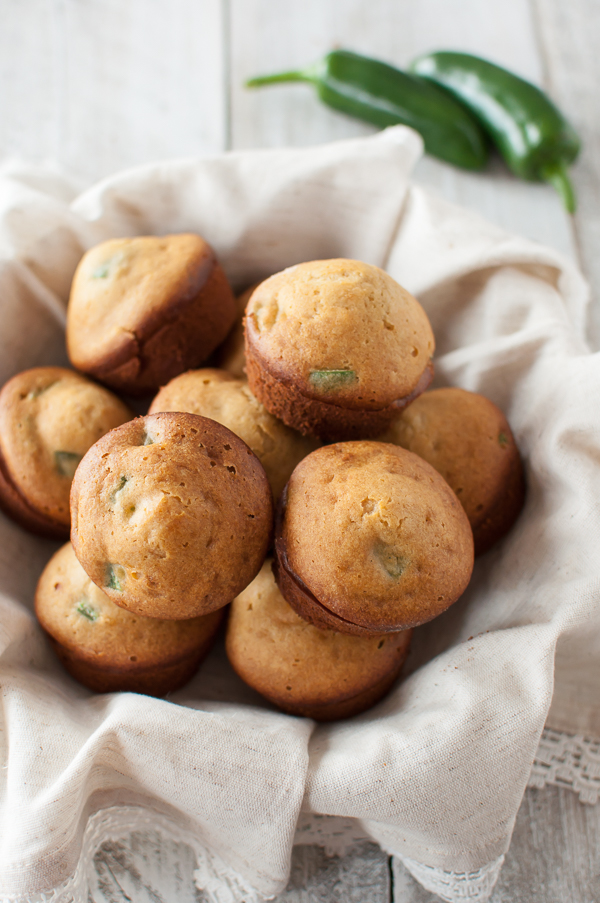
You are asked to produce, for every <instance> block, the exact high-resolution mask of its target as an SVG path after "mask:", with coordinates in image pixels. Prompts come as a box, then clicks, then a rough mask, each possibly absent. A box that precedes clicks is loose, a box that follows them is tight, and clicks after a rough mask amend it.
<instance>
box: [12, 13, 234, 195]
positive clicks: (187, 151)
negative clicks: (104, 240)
mask: <svg viewBox="0 0 600 903" xmlns="http://www.w3.org/2000/svg"><path fill="white" fill-rule="evenodd" d="M223 2H224V0H170V2H169V3H168V4H165V3H162V2H161V0H128V2H127V3H122V2H121V0H88V2H84V3H82V2H78V0H51V2H47V0H28V3H27V5H26V6H24V4H23V3H21V2H19V0H7V2H6V3H4V4H3V7H2V28H1V29H0V59H1V60H2V63H1V67H0V84H1V86H2V90H0V121H1V122H2V129H1V132H0V154H1V155H3V156H6V155H19V156H21V157H24V158H25V159H27V160H28V161H29V162H43V161H46V160H51V161H52V162H53V163H55V164H57V165H58V166H60V167H62V168H64V169H66V170H67V171H69V172H71V173H72V174H74V175H76V176H78V177H79V178H80V179H81V180H82V182H84V183H87V182H91V181H94V180H96V179H99V178H101V177H102V176H105V175H109V174H110V173H112V172H114V171H116V170H119V169H123V168H125V167H128V166H133V165H137V164H139V163H145V162H148V161H151V160H156V159H161V158H168V157H174V156H186V155H193V154H201V153H207V152H211V153H212V152H218V151H220V150H222V149H223V148H224V147H225V143H226V125H227V122H226V102H225V95H226V91H225V81H224V78H223V75H224V72H223V69H224V57H223V49H224V40H223V10H222V4H223Z"/></svg>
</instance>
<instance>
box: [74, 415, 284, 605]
mask: <svg viewBox="0 0 600 903" xmlns="http://www.w3.org/2000/svg"><path fill="white" fill-rule="evenodd" d="M272 504H273V503H272V495H271V490H270V487H269V483H268V480H267V477H266V474H265V472H264V469H263V467H262V465H261V464H260V462H259V461H258V459H257V458H256V456H255V455H254V454H253V452H252V451H251V450H250V449H249V448H248V446H247V445H246V444H245V443H244V442H242V440H241V439H239V438H238V437H237V436H236V435H234V434H233V433H232V432H231V431H230V430H228V429H226V428H225V427H223V426H221V425H220V424H218V423H215V422H214V421H212V420H208V419H207V418H205V417H199V416H197V415H195V414H181V413H160V414H152V415H148V416H147V417H140V418H138V419H136V420H133V421H131V422H130V423H129V424H125V425H124V426H123V427H121V428H120V429H118V430H113V432H112V433H111V434H110V435H109V436H106V437H104V439H103V440H100V442H97V443H96V445H95V446H93V448H92V449H91V450H90V452H88V454H87V455H86V456H85V457H84V459H83V461H82V462H81V465H80V467H79V468H78V470H77V474H76V476H75V480H74V482H73V490H72V493H71V509H72V529H71V539H72V542H73V546H74V548H75V552H76V554H77V557H78V558H79V560H80V562H81V563H82V565H83V567H84V568H85V570H86V572H87V573H88V574H89V576H90V577H91V578H92V580H93V581H94V582H95V583H96V584H97V585H98V586H100V587H101V589H103V590H104V592H106V593H107V594H108V595H109V596H110V598H111V599H112V600H113V601H114V602H115V603H116V604H117V605H122V606H123V607H124V608H128V609H129V610H130V611H135V612H137V613H139V614H143V615H146V616H149V617H157V618H175V619H177V618H191V617H196V616H198V615H201V614H207V613H208V612H210V611H214V610H216V609H218V608H221V607H222V606H223V605H226V604H227V603H228V602H230V601H231V600H232V599H233V598H234V596H236V595H237V594H238V593H239V592H240V591H241V590H242V589H243V588H244V587H245V586H247V584H248V583H249V582H250V581H251V580H252V579H253V578H254V576H255V575H256V573H257V572H258V571H259V569H260V567H261V565H262V563H263V561H264V558H265V555H266V551H267V547H268V543H269V541H270V535H271V528H272Z"/></svg>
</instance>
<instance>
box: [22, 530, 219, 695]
mask: <svg viewBox="0 0 600 903" xmlns="http://www.w3.org/2000/svg"><path fill="white" fill-rule="evenodd" d="M35 611H36V614H37V617H38V620H39V622H40V624H41V625H42V627H43V628H44V630H45V631H46V633H47V634H48V635H49V637H50V641H51V643H52V646H53V647H54V649H55V651H56V653H57V655H58V657H59V658H60V660H61V662H62V663H63V665H64V666H65V668H66V669H67V671H68V672H69V673H70V674H71V675H72V676H73V677H74V678H75V679H76V680H78V681H79V682H80V683H82V684H84V685H85V686H86V687H89V688H90V690H95V691H96V692H97V693H111V692H115V691H118V690H124V691H131V692H135V693H146V694H147V695H149V696H164V694H165V693H170V692H171V691H172V690H177V689H178V688H179V687H181V686H182V685H183V684H184V683H186V682H187V681H188V680H189V679H190V677H192V675H193V674H194V673H195V672H196V670H197V669H198V667H199V665H200V662H201V661H202V659H203V658H204V656H205V655H206V653H207V652H208V650H209V649H210V647H211V645H212V641H213V639H214V636H215V634H216V632H217V628H218V626H219V623H220V621H221V617H222V614H223V611H224V609H221V610H220V611H215V612H212V613H211V614H208V615H204V617H201V618H191V619H190V620H187V621H160V620H158V619H157V618H143V617H141V616H140V615H134V614H131V612H128V611H125V609H123V608H119V607H118V606H117V605H115V604H114V603H113V602H111V601H110V599H109V598H108V596H107V595H106V594H105V593H103V592H102V590H101V589H99V588H98V587H97V586H96V584H95V583H92V581H91V580H90V578H89V577H88V575H87V574H86V573H85V571H84V570H83V568H82V567H81V565H80V564H79V562H78V561H77V558H76V557H75V552H74V551H73V547H72V546H71V543H67V544H66V545H65V546H63V547H62V548H61V549H59V551H58V552H57V553H56V554H55V555H54V556H53V557H52V558H51V559H50V561H49V562H48V564H47V565H46V567H45V569H44V572H43V573H42V576H41V577H40V579H39V582H38V586H37V590H36V594H35Z"/></svg>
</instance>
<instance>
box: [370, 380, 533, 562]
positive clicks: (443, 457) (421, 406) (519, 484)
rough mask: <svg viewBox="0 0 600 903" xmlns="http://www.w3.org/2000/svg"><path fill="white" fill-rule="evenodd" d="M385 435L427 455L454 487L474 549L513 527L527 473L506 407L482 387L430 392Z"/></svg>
mask: <svg viewBox="0 0 600 903" xmlns="http://www.w3.org/2000/svg"><path fill="white" fill-rule="evenodd" d="M380 440H381V441H385V442H394V443H396V444H398V445H401V446H402V447H403V448H406V449H408V450H409V451H412V452H414V453H415V454H417V455H419V457H421V458H423V459H424V460H426V461H428V462H429V464H431V465H432V467H435V469H436V470H437V471H438V473H440V474H441V475H442V476H443V477H444V479H445V480H446V482H447V483H448V485H449V486H450V487H451V488H452V489H453V490H454V492H455V493H456V495H457V496H458V499H459V501H460V503H461V504H462V506H463V508H464V509H465V512H466V514H467V517H468V518H469V522H470V524H471V527H472V529H473V538H474V541H475V554H476V555H481V554H482V553H483V552H486V551H487V550H488V549H489V548H490V547H491V546H492V545H493V544H494V543H495V542H497V541H498V540H499V539H501V538H502V537H503V536H504V535H505V534H506V533H507V532H508V530H509V529H510V528H511V527H512V525H513V523H514V522H515V520H516V518H517V517H518V515H519V513H520V511H521V509H522V507H523V503H524V501H525V476H524V471H523V464H522V462H521V457H520V455H519V450H518V448H517V444H516V442H515V438H514V436H513V433H512V431H511V428H510V426H509V424H508V421H507V419H506V417H505V416H504V414H503V412H502V411H501V410H500V409H499V408H498V407H497V406H496V405H495V404H494V403H493V402H492V401H490V399H489V398H486V397H485V396H483V395H480V394H479V393H477V392H468V391H466V390H465V389H459V388H455V387H447V388H443V389H435V390H433V391H432V392H425V393H424V394H423V395H422V396H421V397H420V398H419V399H417V401H416V402H415V404H414V405H413V406H411V408H410V409H409V410H407V411H405V412H404V413H403V414H402V416H401V417H398V418H397V419H396V420H395V421H394V422H393V423H392V425H391V426H390V428H389V430H388V431H387V432H386V433H385V434H384V435H383V436H381V437H380Z"/></svg>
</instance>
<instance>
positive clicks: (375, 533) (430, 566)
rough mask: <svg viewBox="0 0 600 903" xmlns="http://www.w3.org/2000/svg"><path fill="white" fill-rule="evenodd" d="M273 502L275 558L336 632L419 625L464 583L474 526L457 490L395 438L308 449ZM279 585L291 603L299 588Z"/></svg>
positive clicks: (453, 598) (450, 599)
mask: <svg viewBox="0 0 600 903" xmlns="http://www.w3.org/2000/svg"><path fill="white" fill-rule="evenodd" d="M280 508H281V516H280V518H279V522H278V526H277V530H276V550H277V555H278V559H279V565H280V566H281V568H282V569H283V571H285V572H286V573H287V576H288V577H290V578H291V579H292V581H293V580H294V579H297V581H298V586H299V588H300V589H303V588H306V589H307V590H308V592H309V594H312V596H313V597H314V599H315V601H316V602H317V604H318V605H319V606H320V607H321V608H323V609H324V610H325V612H326V613H327V612H330V613H331V614H332V615H333V616H334V618H335V621H334V622H333V623H331V626H334V625H335V626H336V629H339V630H340V631H343V630H344V627H345V624H344V622H347V624H348V625H349V626H350V628H352V625H356V626H358V627H359V628H361V627H362V628H365V629H367V630H369V631H378V630H379V631H380V632H382V633H383V632H386V631H390V630H399V629H403V628H406V627H411V626H416V625H418V624H422V623H424V622H425V621H428V620H431V619H432V618H434V617H435V616H436V615H438V614H440V613H441V612H442V611H444V610H445V609H446V608H448V606H449V605H451V604H452V603H453V602H455V601H456V599H457V598H458V597H459V596H460V595H461V594H462V592H463V591H464V589H465V588H466V586H467V584H468V582H469V579H470V576H471V571H472V569H473V534H472V531H471V528H470V525H469V522H468V520H467V517H466V515H465V513H464V511H463V509H462V507H461V505H460V503H459V502H458V499H457V498H456V495H455V494H454V493H453V492H452V490H451V489H450V487H449V486H448V484H447V483H446V482H445V480H443V479H442V477H441V476H440V475H439V474H438V473H437V472H436V471H435V470H434V469H433V468H432V467H431V466H430V465H429V464H427V463H426V462H425V461H423V460H421V459H420V458H418V457H417V456H416V455H414V454H412V453H411V452H407V451H405V450H404V449H401V448H398V447H397V446H394V445H391V444H387V443H379V442H369V441H360V442H340V443H337V444H335V445H329V446H325V447H323V448H321V449H317V451H315V452H313V453H312V454H311V455H309V456H308V457H307V458H305V459H304V460H303V461H301V462H300V464H299V465H298V467H297V468H296V470H295V471H294V473H293V474H292V477H291V479H290V481H289V483H288V486H287V489H286V493H285V494H284V496H283V498H282V503H281V505H280ZM285 576H286V575H285V574H284V577H285ZM287 583H288V581H287V580H284V581H282V582H281V583H280V587H281V589H282V592H283V593H284V595H285V596H286V598H287V599H288V601H289V602H290V604H291V605H294V606H295V607H296V606H297V603H298V601H300V603H302V598H301V595H298V594H297V593H295V592H294V593H293V595H289V594H288V593H286V584H287ZM297 610H299V613H300V614H303V611H302V610H300V609H299V608H298V609H297ZM324 626H327V624H326V623H324Z"/></svg>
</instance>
